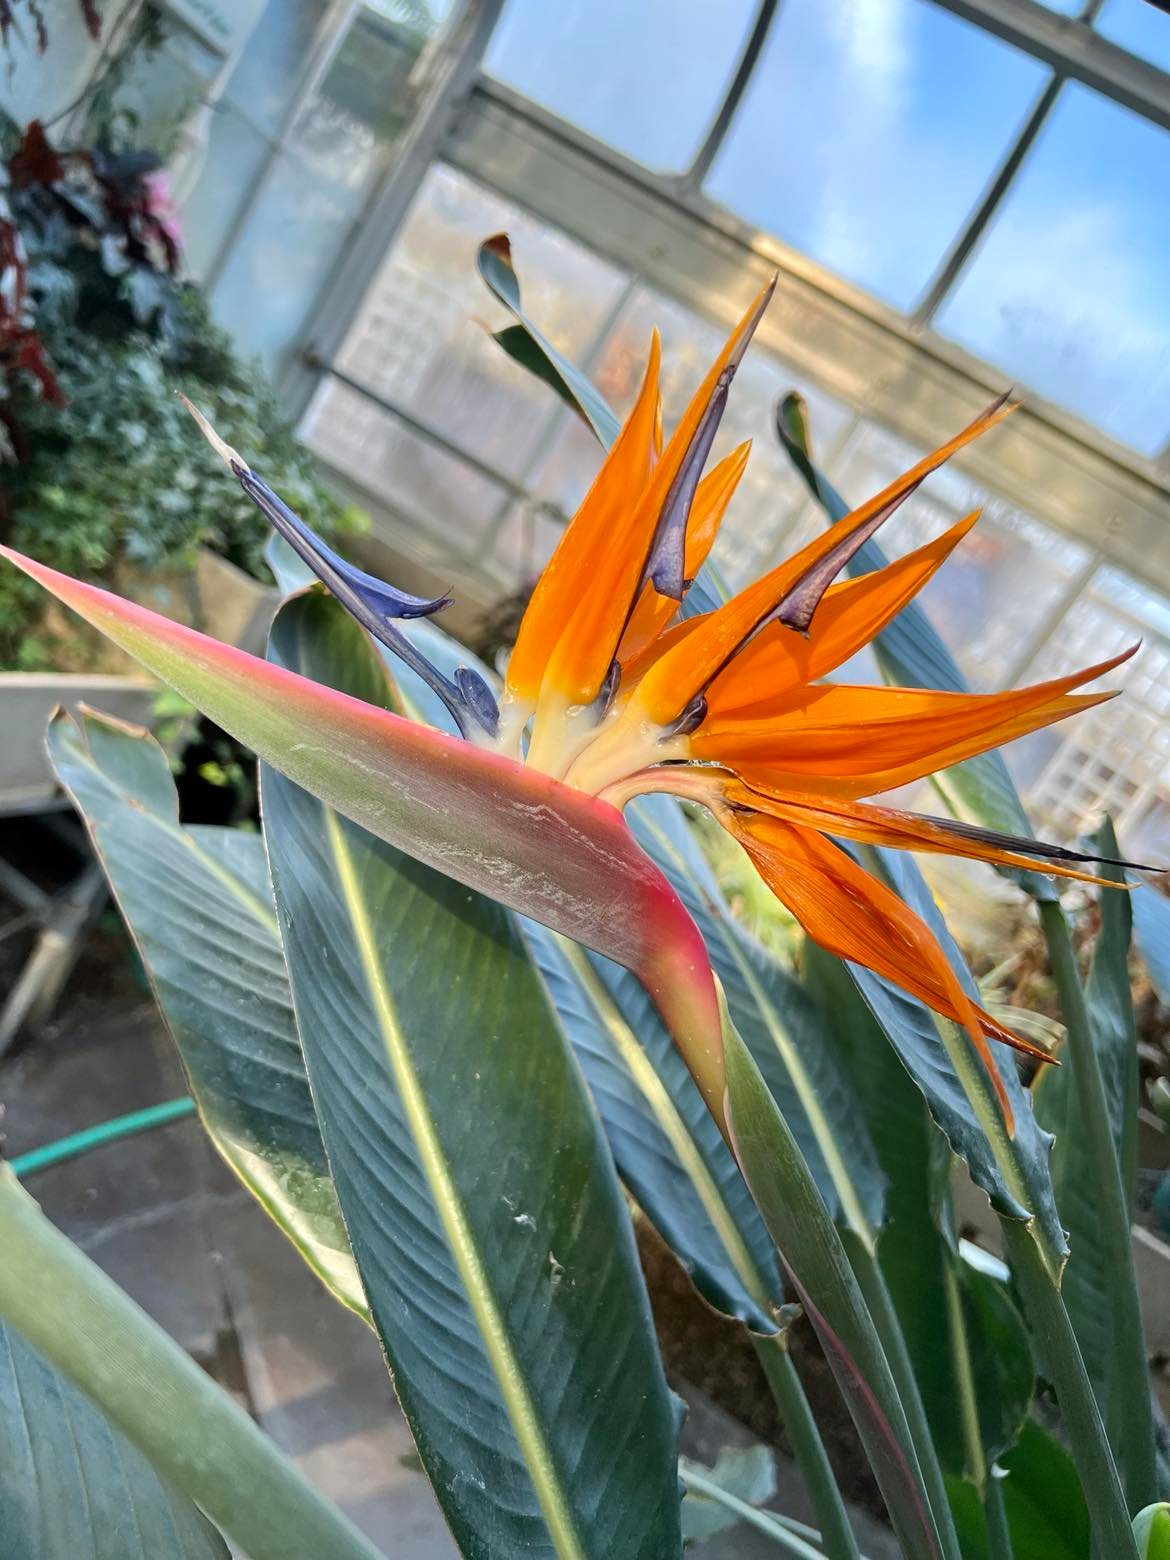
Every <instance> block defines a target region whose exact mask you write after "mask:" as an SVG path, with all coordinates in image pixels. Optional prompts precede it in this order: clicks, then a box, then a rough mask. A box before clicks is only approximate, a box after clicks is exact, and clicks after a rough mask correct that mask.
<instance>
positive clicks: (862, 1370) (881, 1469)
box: [721, 1004, 951, 1560]
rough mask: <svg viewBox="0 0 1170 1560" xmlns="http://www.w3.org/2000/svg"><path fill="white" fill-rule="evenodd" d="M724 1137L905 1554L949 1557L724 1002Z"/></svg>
mask: <svg viewBox="0 0 1170 1560" xmlns="http://www.w3.org/2000/svg"><path fill="white" fill-rule="evenodd" d="M721 1006H722V1018H723V1029H724V1046H725V1056H726V1064H727V1113H726V1114H727V1123H728V1137H729V1139H730V1142H731V1145H732V1149H733V1152H734V1153H735V1156H736V1159H737V1161H738V1163H739V1166H740V1168H741V1170H742V1171H743V1173H744V1177H745V1179H746V1180H747V1183H748V1185H749V1187H750V1188H751V1191H752V1195H753V1196H754V1197H755V1199H756V1203H757V1206H758V1207H759V1210H760V1214H761V1217H762V1218H763V1220H764V1223H765V1225H766V1226H767V1228H768V1231H769V1233H770V1234H771V1236H772V1238H773V1240H774V1241H775V1242H776V1246H777V1250H778V1251H779V1252H780V1255H781V1258H782V1259H783V1262H784V1266H785V1268H786V1270H787V1272H788V1273H789V1275H790V1277H791V1279H792V1283H793V1288H794V1290H795V1293H796V1295H797V1297H798V1298H799V1300H800V1303H801V1305H802V1306H803V1308H804V1311H805V1314H806V1315H807V1316H808V1318H809V1320H810V1321H811V1323H812V1325H813V1327H814V1328H815V1329H816V1332H817V1336H818V1337H819V1338H820V1341H821V1345H822V1347H823V1349H824V1351H825V1356H826V1358H827V1360H828V1362H829V1364H830V1366H831V1367H832V1370H833V1373H834V1375H835V1376H836V1378H837V1382H838V1384H839V1386H840V1388H841V1391H842V1394H843V1395H844V1397H845V1400H846V1402H847V1403H848V1405H849V1410H850V1413H851V1414H852V1416H853V1421H854V1423H855V1424H856V1426H857V1430H858V1434H859V1435H860V1437H861V1440H862V1444H863V1446H864V1448H865V1452H866V1455H867V1457H868V1458H869V1462H870V1466H871V1467H872V1468H873V1471H874V1476H875V1477H876V1479H877V1481H878V1485H879V1488H880V1489H881V1492H882V1495H883V1497H884V1498H885V1501H886V1505H887V1508H888V1510H889V1513H890V1519H891V1521H892V1523H893V1525H894V1529H895V1531H896V1532H897V1534H898V1537H899V1539H900V1541H901V1544H902V1548H903V1552H904V1554H905V1555H906V1557H907V1560H939V1557H940V1556H944V1555H946V1556H949V1555H950V1554H951V1551H949V1550H947V1549H946V1548H945V1546H944V1544H943V1541H942V1539H941V1538H940V1534H939V1523H938V1520H937V1519H936V1517H935V1514H934V1512H933V1510H932V1507H931V1501H930V1497H929V1495H928V1494H927V1491H926V1487H925V1484H924V1482H923V1478H922V1471H921V1468H920V1466H919V1463H918V1454H917V1452H916V1450H915V1447H914V1442H913V1438H912V1437H911V1434H910V1429H909V1426H908V1424H907V1422H906V1413H905V1409H904V1408H903V1406H902V1402H901V1398H900V1395H899V1393H898V1388H897V1385H896V1383H895V1381H894V1379H893V1376H892V1374H891V1371H890V1366H889V1363H888V1361H887V1359H886V1355H885V1350H884V1349H883V1348H882V1344H881V1339H880V1338H879V1337H878V1334H877V1330H876V1328H875V1326H874V1322H873V1318H872V1317H871V1316H870V1314H869V1308H868V1307H867V1305H866V1303H865V1300H864V1298H863V1296H862V1293H861V1289H860V1286H859V1285H858V1282H857V1278H856V1275H855V1274H854V1272H853V1269H852V1267H851V1265H850V1262H849V1257H848V1255H847V1253H846V1251H845V1247H844V1245H843V1244H842V1241H841V1235H840V1232H839V1231H838V1229H837V1227H836V1225H835V1224H834V1223H833V1220H832V1217H831V1215H830V1214H829V1210H828V1209H827V1208H826V1206H825V1202H824V1199H823V1197H822V1196H821V1193H820V1190H819V1188H818V1187H817V1184H816V1181H815V1180H814V1179H813V1176H812V1174H811V1172H810V1171H809V1168H808V1165H807V1163H806V1161H805V1159H804V1156H803V1154H802V1153H801V1151H800V1147H799V1145H798V1144H797V1142H796V1139H795V1138H794V1137H793V1135H792V1132H791V1130H790V1128H789V1126H788V1123H787V1122H786V1121H785V1119H784V1117H783V1115H782V1114H781V1112H780V1110H779V1108H778V1107H777V1105H776V1101H775V1100H774V1099H773V1098H772V1095H771V1094H770V1093H769V1091H768V1087H767V1085H766V1084H765V1083H764V1080H763V1078H762V1077H761V1076H760V1072H759V1068H758V1067H757V1066H756V1063H755V1060H754V1058H753V1057H752V1055H751V1052H750V1051H749V1050H748V1049H747V1047H746V1046H745V1045H744V1043H743V1040H742V1039H741V1038H740V1036H739V1034H738V1032H737V1031H736V1029H735V1026H734V1025H733V1024H732V1023H731V1020H730V1017H729V1016H728V1014H727V1011H726V1006H725V1005H722V1004H721Z"/></svg>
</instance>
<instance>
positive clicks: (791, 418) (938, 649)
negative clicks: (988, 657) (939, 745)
mask: <svg viewBox="0 0 1170 1560" xmlns="http://www.w3.org/2000/svg"><path fill="white" fill-rule="evenodd" d="M776 432H777V435H778V437H779V440H780V443H781V445H782V446H783V448H784V450H785V451H786V453H787V455H788V457H789V459H790V460H791V461H792V464H793V465H794V466H795V467H796V469H797V471H798V472H799V473H800V475H801V476H802V477H803V478H804V482H805V485H806V486H807V488H808V490H809V492H810V493H811V494H812V496H813V498H814V499H815V500H816V501H817V503H818V504H819V505H820V507H821V509H822V510H823V511H824V513H825V515H826V517H827V519H828V520H829V522H830V523H831V524H832V523H835V522H836V521H838V520H841V519H843V518H844V516H845V515H847V514H849V512H850V505H849V504H848V503H847V502H846V500H845V499H844V498H842V496H841V494H840V493H838V492H837V490H836V488H835V487H834V486H833V485H832V483H831V482H830V481H829V479H828V478H827V477H826V476H825V475H824V473H823V472H822V471H820V470H819V469H818V468H817V467H816V466H815V465H814V463H813V460H812V458H811V453H810V445H809V430H808V424H807V418H806V414H805V407H804V402H803V400H802V398H801V397H800V396H798V395H796V394H789V395H786V396H784V397H783V398H782V399H781V401H780V403H779V405H778V406H777V408H776ZM888 561H889V560H888V559H887V557H886V555H885V553H884V552H883V551H882V549H881V547H879V546H878V544H877V543H876V542H872V541H870V542H866V543H865V544H864V545H863V546H862V547H861V548H860V549H859V550H858V552H857V554H856V556H855V557H854V559H853V561H852V562H851V563H850V565H849V572H850V574H852V575H854V576H857V575H861V574H872V573H873V572H874V571H875V570H876V569H882V568H884V567H885V566H886V564H887V563H888ZM873 651H874V654H875V655H876V657H877V661H878V665H879V666H880V668H881V670H882V674H883V676H884V677H885V678H886V680H887V681H888V682H891V683H895V684H897V685H898V686H900V687H905V688H938V689H941V690H943V691H944V692H948V693H967V692H969V691H970V689H969V687H968V684H967V681H966V679H965V678H964V676H963V674H962V672H961V671H960V670H959V667H958V664H957V662H956V661H955V658H954V656H952V655H951V653H950V651H949V650H948V649H947V647H946V645H945V644H944V643H943V641H942V639H941V637H940V636H939V634H938V633H937V631H936V630H935V629H934V627H933V626H932V625H931V622H930V619H929V618H928V617H927V616H926V613H925V612H924V611H923V610H922V608H921V607H920V606H919V605H918V603H917V602H915V601H911V602H908V603H907V605H906V606H905V607H903V608H902V610H901V612H899V614H898V615H897V617H896V618H894V620H893V622H891V623H890V624H889V625H888V627H886V628H884V629H883V630H882V632H881V633H880V634H879V635H878V636H877V638H876V639H875V640H874V641H873ZM935 784H936V786H937V788H938V789H939V790H940V791H941V792H942V795H943V797H944V799H945V800H946V801H947V803H948V805H950V806H951V807H952V808H953V810H954V811H956V812H958V813H959V814H960V815H963V816H969V817H971V818H973V819H974V820H975V821H976V822H978V823H982V824H983V825H985V826H986V827H987V828H989V829H995V830H997V831H999V832H1000V833H1002V834H1016V835H1025V836H1028V837H1030V836H1031V834H1032V826H1031V824H1030V823H1029V822H1028V816H1027V814H1026V813H1025V811H1024V805H1023V803H1022V802H1021V801H1020V796H1019V792H1018V791H1017V790H1016V787H1015V784H1014V783H1013V781H1012V777H1011V775H1010V774H1009V773H1008V768H1007V765H1006V763H1005V762H1004V760H1003V756H1002V755H1001V754H1000V753H999V752H996V751H993V752H990V753H981V754H979V755H978V756H977V757H975V758H969V759H967V760H966V761H965V762H964V763H962V764H956V765H955V766H954V767H953V768H951V769H946V770H943V771H942V772H941V774H939V775H937V776H936V777H935ZM1003 870H1004V873H1005V876H1008V877H1011V878H1012V879H1013V880H1014V881H1016V882H1019V883H1020V884H1021V886H1022V887H1024V888H1026V889H1027V890H1028V892H1029V893H1030V894H1032V895H1033V896H1034V897H1037V898H1040V899H1053V898H1055V897H1056V894H1055V890H1054V889H1053V887H1052V884H1051V883H1050V882H1049V880H1048V879H1047V878H1045V877H1043V876H1041V875H1040V874H1038V873H1035V872H1021V871H1019V870H1017V869H1015V868H1004V869H1003Z"/></svg>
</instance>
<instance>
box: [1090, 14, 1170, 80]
mask: <svg viewBox="0 0 1170 1560" xmlns="http://www.w3.org/2000/svg"><path fill="white" fill-rule="evenodd" d="M1096 26H1097V31H1098V32H1100V33H1103V34H1104V36H1105V37H1106V38H1108V39H1109V40H1110V41H1111V42H1112V43H1119V44H1120V45H1121V47H1122V48H1123V49H1129V50H1130V51H1131V52H1132V53H1134V54H1140V55H1141V56H1142V58H1143V59H1146V60H1149V61H1150V62H1151V63H1152V64H1154V65H1158V66H1160V67H1161V68H1162V69H1163V70H1170V16H1167V14H1166V12H1165V11H1159V10H1156V9H1155V7H1154V6H1152V5H1149V4H1147V0H1106V3H1105V5H1104V7H1103V9H1102V11H1101V14H1100V16H1098V18H1097V23H1096Z"/></svg>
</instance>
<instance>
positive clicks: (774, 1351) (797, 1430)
mask: <svg viewBox="0 0 1170 1560" xmlns="http://www.w3.org/2000/svg"><path fill="white" fill-rule="evenodd" d="M752 1343H753V1344H754V1345H755V1350H756V1354H757V1355H758V1356H759V1360H760V1364H761V1365H762V1366H763V1367H764V1375H765V1376H766V1377H767V1378H768V1386H769V1387H770V1388H771V1391H772V1396H773V1397H774V1398H775V1400H776V1407H777V1408H778V1409H779V1410H780V1418H781V1419H782V1420H783V1422H784V1428H785V1430H786V1431H787V1433H788V1439H789V1441H790V1443H791V1445H792V1451H793V1454H794V1456H795V1457H796V1462H797V1465H798V1467H799V1468H800V1471H801V1474H802V1475H803V1477H804V1482H805V1484H806V1486H807V1487H808V1493H809V1496H810V1498H811V1499H812V1503H813V1510H814V1511H815V1512H816V1514H817V1521H818V1523H819V1524H820V1529H821V1545H822V1547H823V1548H824V1551H825V1554H826V1555H827V1556H828V1557H829V1560H857V1541H856V1539H855V1538H854V1536H853V1529H852V1528H851V1527H850V1526H849V1518H848V1516H847V1515H846V1513H845V1502H844V1501H843V1500H842V1498H841V1491H840V1488H839V1487H838V1484H837V1478H836V1475H835V1474H834V1472H833V1469H832V1466H831V1464H830V1462H829V1458H828V1454H827V1453H826V1451H825V1443H824V1442H823V1441H822V1440H821V1433H820V1431H819V1430H818V1429H817V1425H816V1420H815V1419H814V1418H813V1416H812V1410H811V1409H810V1408H809V1406H808V1398H806V1397H805V1395H804V1387H803V1386H802V1385H801V1381H800V1377H799V1376H798V1375H797V1372H796V1366H795V1365H794V1364H793V1363H792V1356H791V1355H790V1354H789V1352H788V1347H787V1345H786V1344H785V1343H784V1341H783V1339H782V1338H779V1337H777V1338H759V1337H756V1336H754V1335H753V1337H752Z"/></svg>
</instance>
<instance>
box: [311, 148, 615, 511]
mask: <svg viewBox="0 0 1170 1560" xmlns="http://www.w3.org/2000/svg"><path fill="white" fill-rule="evenodd" d="M504 230H506V231H507V232H508V233H509V234H510V236H511V239H512V245H513V252H514V254H515V256H516V261H517V266H518V269H519V271H520V275H521V276H522V277H523V278H524V301H525V307H526V308H527V309H528V310H529V311H530V312H531V314H532V317H533V318H534V319H535V320H537V321H538V322H539V323H540V326H541V329H542V330H544V331H545V333H546V334H547V335H548V337H549V338H550V340H551V341H552V342H553V343H554V345H556V346H557V347H559V348H561V350H563V351H564V352H566V353H567V354H568V355H569V356H570V357H571V358H572V359H573V360H574V361H577V362H580V361H582V360H587V359H588V356H589V352H590V348H591V346H592V345H593V343H594V341H595V340H596V339H597V338H598V337H599V336H600V335H601V333H602V331H603V330H604V328H605V323H606V321H607V320H608V319H609V317H610V316H611V314H612V313H613V310H614V309H615V308H616V306H617V302H618V299H619V297H620V294H621V292H622V290H623V288H624V286H625V278H624V276H623V275H622V274H621V273H620V272H619V271H616V270H615V269H614V268H613V267H612V266H610V265H607V264H605V262H603V261H601V260H599V259H597V258H596V257H595V256H594V255H591V254H590V253H589V252H588V251H587V250H584V249H582V248H580V246H579V245H577V244H574V243H573V242H572V241H571V240H569V239H567V238H565V237H564V235H563V234H561V233H559V232H557V231H555V230H553V229H551V228H547V227H544V226H543V225H541V224H540V223H538V222H535V221H534V220H533V219H532V218H530V217H527V216H525V215H524V214H523V213H522V212H520V211H518V210H517V209H516V208H515V207H514V206H511V205H509V204H508V203H507V202H506V201H504V200H501V199H500V198H499V197H498V196H496V195H493V194H490V193H489V192H488V191H487V190H484V189H482V188H480V187H479V186H478V185H476V184H474V183H472V182H471V180H469V179H466V178H464V177H463V176H462V175H461V174H458V173H455V172H454V171H453V170H452V169H450V168H444V167H436V168H432V170H431V171H430V173H429V174H428V175H427V177H426V179H425V181H424V183H423V186H422V188H421V190H420V191H419V194H418V196H417V197H416V199H415V203H414V205H413V207H412V208H411V211H410V214H409V216H408V217H407V219H406V221H405V223H404V224H403V227H402V229H401V230H400V232H399V235H398V238H397V239H396V241H395V243H394V247H393V249H392V250H391V252H390V254H389V255H388V256H387V258H386V261H385V263H384V264H383V266H382V269H381V271H380V272H379V274H378V277H377V279H376V280H375V282H374V284H373V286H372V287H371V289H370V291H369V293H368V294H367V296H366V298H365V301H364V302H363V304H362V306H361V308H360V310H359V311H358V314H357V317H356V319H355V320H354V323H353V325H352V326H351V328H350V331H349V335H348V337H347V338H346V342H345V345H344V347H343V348H342V351H341V353H340V354H339V360H338V362H339V367H341V368H343V369H344V371H345V372H346V373H347V374H349V375H350V376H351V377H352V378H354V379H357V380H360V381H361V383H362V384H364V385H368V386H369V387H370V388H371V389H373V390H376V391H377V392H378V393H379V394H380V395H382V396H384V397H386V398H387V399H388V400H391V401H393V402H395V403H396V404H399V405H401V406H402V407H403V408H404V410H406V411H407V412H409V413H410V414H411V415H413V416H414V417H416V418H418V419H419V420H420V421H423V422H426V423H428V424H429V425H430V426H432V427H434V428H436V429H438V430H440V431H441V432H442V433H443V434H445V435H446V436H447V438H449V439H450V440H451V441H452V442H453V443H455V444H457V445H459V446H461V447H462V448H463V449H466V450H468V451H469V452H471V453H472V454H474V455H476V456H478V457H479V458H480V459H481V460H484V461H486V462H488V463H489V464H490V465H492V466H493V467H495V468H496V469H498V470H500V471H503V472H505V473H506V474H507V475H509V476H512V477H515V478H517V479H523V476H524V473H525V469H526V466H527V463H528V462H529V460H530V459H531V456H532V454H533V451H534V449H535V447H536V444H537V442H538V441H540V440H541V439H542V438H543V437H545V436H547V432H548V429H549V427H550V424H551V422H552V421H553V419H555V418H556V417H557V416H558V415H559V410H560V406H561V403H560V402H559V401H558V400H557V398H556V397H555V396H554V395H553V393H552V392H551V390H549V389H548V388H547V386H545V385H543V384H542V383H541V382H540V381H539V380H537V379H534V378H533V377H532V375H531V374H528V373H526V372H525V371H524V370H523V369H521V368H518V367H517V366H516V364H514V363H513V362H511V361H510V359H509V358H508V357H507V356H506V354H505V353H504V352H503V351H502V350H501V349H500V348H499V347H498V346H497V345H496V344H495V342H494V341H491V340H490V339H489V337H488V334H487V331H486V330H485V329H484V323H485V322H486V323H487V324H488V326H489V328H490V329H492V330H495V329H498V328H499V327H500V326H502V325H506V324H510V323H511V318H510V316H508V315H507V314H506V313H505V312H504V310H503V309H502V308H501V307H500V306H499V305H497V304H496V303H495V302H494V300H493V298H492V296H491V294H490V293H489V292H488V290H487V288H486V287H485V286H484V285H483V283H482V282H481V281H480V279H479V275H478V273H477V271H476V267H475V255H476V250H477V248H478V246H479V244H480V242H481V241H482V240H483V239H484V238H486V237H488V236H489V235H490V234H492V233H498V232H501V231H504ZM436 518H440V517H438V516H437V517H436Z"/></svg>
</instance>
